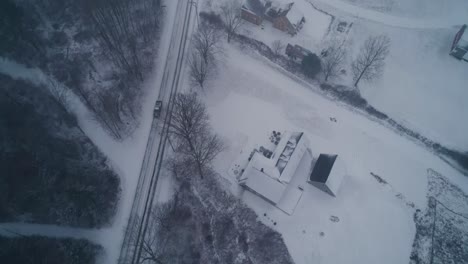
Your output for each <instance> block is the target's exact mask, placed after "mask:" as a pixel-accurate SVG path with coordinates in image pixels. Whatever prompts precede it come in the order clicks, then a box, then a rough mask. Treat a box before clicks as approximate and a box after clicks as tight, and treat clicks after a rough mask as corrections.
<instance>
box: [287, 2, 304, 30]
mask: <svg viewBox="0 0 468 264" xmlns="http://www.w3.org/2000/svg"><path fill="white" fill-rule="evenodd" d="M286 17H287V18H288V20H289V22H291V23H292V24H294V25H295V26H297V25H298V24H299V23H300V22H301V20H302V19H303V18H304V14H303V13H302V12H301V11H300V10H299V8H298V7H296V5H293V6H292V7H291V10H289V12H288V13H287V14H286Z"/></svg>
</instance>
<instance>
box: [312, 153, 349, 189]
mask: <svg viewBox="0 0 468 264" xmlns="http://www.w3.org/2000/svg"><path fill="white" fill-rule="evenodd" d="M345 175H346V167H345V165H344V163H343V161H342V160H341V158H339V157H338V155H330V154H320V156H319V157H318V159H317V162H315V165H314V169H313V170H312V173H311V174H310V177H309V180H308V182H309V183H310V184H312V185H314V186H315V187H317V188H319V189H320V190H322V191H324V192H326V193H328V194H330V195H332V196H336V194H337V193H338V190H339V189H340V186H341V182H342V181H343V179H344V177H345Z"/></svg>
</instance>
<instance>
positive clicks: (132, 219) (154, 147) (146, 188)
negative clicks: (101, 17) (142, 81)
mask: <svg viewBox="0 0 468 264" xmlns="http://www.w3.org/2000/svg"><path fill="white" fill-rule="evenodd" d="M194 5H196V3H195V2H194V1H191V0H178V2H177V9H176V14H175V17H174V19H175V21H174V26H173V30H172V35H171V41H170V47H169V52H168V54H167V58H166V63H165V66H164V69H163V70H164V74H163V78H162V81H161V84H160V90H159V96H158V100H162V101H163V111H162V113H161V116H160V119H153V121H152V126H151V132H150V135H149V138H148V143H147V146H146V152H145V156H144V159H143V163H142V167H141V170H140V176H139V180H138V185H137V189H136V192H135V197H134V201H133V204H132V209H131V212H130V216H129V221H128V225H127V229H126V231H125V237H124V240H123V243H122V248H121V252H120V257H119V263H121V264H130V263H131V264H136V263H141V261H140V259H141V244H142V241H143V239H144V236H145V233H146V229H147V227H148V224H149V213H150V210H151V208H152V207H153V205H154V198H155V194H156V186H157V184H158V179H159V175H160V173H161V167H162V162H163V155H164V152H165V150H166V143H167V136H168V126H169V123H170V121H171V120H170V117H171V115H170V113H171V111H172V108H173V104H172V100H173V98H174V96H175V95H176V93H177V91H178V88H179V81H180V79H181V73H182V70H183V65H184V58H185V53H186V50H187V45H188V42H189V41H188V39H189V32H190V28H191V24H192V22H193V21H192V20H193V17H194V15H192V12H193V11H194V10H195V7H194ZM161 41H163V40H161ZM161 57H162V58H164V56H161ZM155 101H156V98H155Z"/></svg>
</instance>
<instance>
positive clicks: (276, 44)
mask: <svg viewBox="0 0 468 264" xmlns="http://www.w3.org/2000/svg"><path fill="white" fill-rule="evenodd" d="M284 47H285V45H284V44H283V42H281V40H275V41H273V43H272V44H271V50H272V51H273V53H274V54H275V56H276V57H278V56H280V55H281V53H282V52H283V49H284Z"/></svg>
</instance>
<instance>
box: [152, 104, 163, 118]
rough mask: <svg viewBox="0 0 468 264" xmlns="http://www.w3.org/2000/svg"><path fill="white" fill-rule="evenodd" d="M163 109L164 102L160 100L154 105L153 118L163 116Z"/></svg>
mask: <svg viewBox="0 0 468 264" xmlns="http://www.w3.org/2000/svg"><path fill="white" fill-rule="evenodd" d="M161 109H162V101H161V100H158V101H156V104H155V105H154V111H153V116H154V117H155V118H159V116H161Z"/></svg>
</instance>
